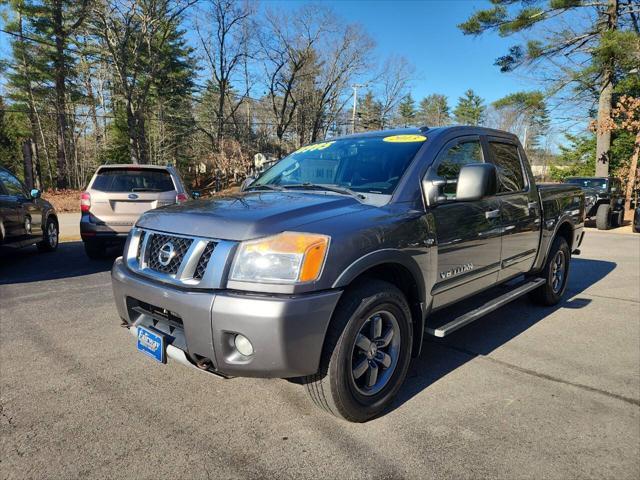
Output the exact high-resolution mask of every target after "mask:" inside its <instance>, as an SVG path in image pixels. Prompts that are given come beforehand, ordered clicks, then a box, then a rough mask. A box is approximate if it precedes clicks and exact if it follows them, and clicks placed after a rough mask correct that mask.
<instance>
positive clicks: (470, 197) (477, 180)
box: [456, 163, 498, 202]
mask: <svg viewBox="0 0 640 480" xmlns="http://www.w3.org/2000/svg"><path fill="white" fill-rule="evenodd" d="M497 185H498V172H497V170H496V167H495V165H493V164H492V163H469V164H467V165H465V166H464V167H462V168H461V169H460V175H459V176H458V185H457V187H456V201H458V202H472V201H475V200H480V199H481V198H484V197H488V196H491V195H495V194H496V188H497Z"/></svg>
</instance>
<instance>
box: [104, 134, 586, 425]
mask: <svg viewBox="0 0 640 480" xmlns="http://www.w3.org/2000/svg"><path fill="white" fill-rule="evenodd" d="M584 213H585V212H584V194H583V193H582V191H581V189H580V188H579V187H577V186H575V185H557V184H556V185H542V186H538V185H536V183H535V180H534V178H533V175H532V173H531V169H530V166H529V163H528V162H527V160H526V155H525V152H524V150H523V149H522V146H521V145H520V143H519V141H518V139H517V137H516V136H514V135H512V134H510V133H506V132H502V131H498V130H491V129H486V128H479V127H443V128H434V129H426V128H422V129H402V130H397V131H383V132H372V133H365V134H357V135H353V136H348V137H343V138H336V139H334V140H331V141H325V142H320V143H315V144H313V145H308V146H305V147H303V148H301V149H299V150H298V151H296V152H294V153H293V154H291V155H289V156H288V157H286V158H284V159H283V160H281V161H280V162H279V163H277V164H276V165H274V166H273V167H271V169H269V170H268V171H267V172H265V173H263V174H262V176H260V177H259V178H258V179H257V180H255V181H254V182H253V183H252V184H251V185H249V186H247V187H246V189H245V191H243V192H240V193H238V194H234V195H230V196H227V197H219V198H214V199H209V200H203V201H200V202H197V203H196V202H187V203H185V204H183V205H179V206H172V207H165V208H163V209H159V210H153V211H149V212H147V213H145V214H144V215H142V217H141V218H140V219H139V220H138V222H137V224H136V227H135V228H134V229H133V230H132V232H131V234H130V235H129V239H128V243H127V245H126V246H125V251H124V255H123V257H122V258H119V259H117V260H116V261H115V263H114V265H113V269H112V282H113V291H114V295H115V301H116V305H117V310H118V312H119V315H120V317H121V319H122V322H123V326H125V327H127V328H128V329H129V330H130V332H131V333H132V334H133V335H134V336H135V337H136V338H137V346H138V349H139V350H140V351H141V352H143V353H145V354H147V355H149V356H151V357H153V358H154V359H155V360H158V361H160V362H166V359H167V358H171V359H174V360H177V361H179V362H181V363H183V364H185V365H189V366H195V367H197V368H200V369H202V370H204V371H206V372H209V373H212V374H215V375H217V376H220V377H236V376H239V377H277V378H295V379H296V381H297V382H300V383H303V384H305V385H306V388H307V391H308V393H309V395H310V397H311V399H312V400H313V401H314V402H315V403H316V404H317V405H318V406H319V407H320V408H323V409H324V410H327V411H328V412H330V413H332V414H334V415H336V416H338V417H342V418H344V419H347V420H350V421H357V422H360V421H365V420H367V419H370V418H372V417H374V416H376V415H378V414H380V413H381V412H382V411H383V410H384V409H385V408H386V407H387V406H388V405H389V404H390V403H391V401H392V400H393V398H394V396H395V395H396V393H397V392H398V390H399V389H400V387H401V385H402V383H403V380H404V378H405V376H406V374H407V369H408V367H409V362H410V359H411V357H412V356H416V355H418V354H419V353H420V350H421V347H422V343H423V335H425V334H427V335H435V336H438V337H443V336H445V335H448V334H450V333H451V332H453V331H455V330H457V329H458V328H461V327H462V326H464V325H466V324H468V323H470V322H472V321H474V320H476V319H478V318H480V317H481V316H482V315H484V314H485V313H487V312H490V311H492V310H495V309H496V308H498V307H500V306H502V305H504V304H505V303H507V302H509V301H511V300H513V299H515V298H517V297H519V296H521V295H524V294H526V293H529V292H531V294H532V296H533V298H534V299H535V300H536V301H537V302H538V303H540V304H542V305H555V304H557V303H558V302H559V301H560V299H561V298H562V295H563V294H564V292H565V289H566V286H567V278H568V275H569V267H570V260H571V254H572V252H574V253H579V250H577V249H578V247H579V245H580V243H581V241H582V238H583V225H584ZM506 282H510V283H509V284H508V286H506V287H505V288H506V293H505V290H504V289H492V291H491V292H490V293H491V296H489V293H487V292H488V291H487V289H489V288H490V287H493V286H495V285H498V284H506ZM479 292H485V293H484V295H485V297H483V301H485V304H484V305H483V306H481V307H480V308H477V309H476V308H474V309H473V310H470V311H468V312H466V313H464V314H463V315H462V316H458V317H456V318H454V319H446V318H443V317H442V316H441V315H438V313H437V312H440V313H443V312H444V310H443V309H444V308H445V307H447V306H450V305H453V304H457V303H458V302H460V301H461V300H463V299H465V298H467V297H469V296H471V295H474V294H477V293H479ZM449 311H450V310H449Z"/></svg>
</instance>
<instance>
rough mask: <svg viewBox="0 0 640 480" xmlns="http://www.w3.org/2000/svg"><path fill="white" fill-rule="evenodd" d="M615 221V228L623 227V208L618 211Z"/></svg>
mask: <svg viewBox="0 0 640 480" xmlns="http://www.w3.org/2000/svg"><path fill="white" fill-rule="evenodd" d="M615 220H616V221H615V223H616V227H622V226H623V225H624V208H621V209H620V210H618V213H617V214H616V215H615Z"/></svg>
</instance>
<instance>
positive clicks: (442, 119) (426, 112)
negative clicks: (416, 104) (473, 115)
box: [418, 93, 451, 127]
mask: <svg viewBox="0 0 640 480" xmlns="http://www.w3.org/2000/svg"><path fill="white" fill-rule="evenodd" d="M418 118H419V119H420V123H421V124H423V125H427V126H429V127H441V126H443V125H447V124H449V123H450V122H451V117H450V113H449V104H448V102H447V97H446V96H445V95H441V94H439V93H432V94H431V95H428V96H426V97H425V98H423V99H422V101H421V102H420V110H419V112H418Z"/></svg>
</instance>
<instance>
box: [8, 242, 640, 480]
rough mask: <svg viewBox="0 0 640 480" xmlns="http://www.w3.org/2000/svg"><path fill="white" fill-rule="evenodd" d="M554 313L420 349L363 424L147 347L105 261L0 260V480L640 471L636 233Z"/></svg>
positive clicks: (639, 248)
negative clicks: (125, 313) (389, 399)
mask: <svg viewBox="0 0 640 480" xmlns="http://www.w3.org/2000/svg"><path fill="white" fill-rule="evenodd" d="M582 251H583V254H582V255H581V256H580V257H576V258H575V259H574V262H573V264H572V271H571V277H570V285H569V292H568V295H567V299H566V301H565V302H564V303H563V304H562V305H561V306H559V307H557V308H540V307H535V306H532V305H531V304H530V303H529V302H528V301H527V300H526V299H521V300H518V301H516V302H514V303H512V304H511V305H508V306H506V307H504V308H502V309H500V310H498V311H496V312H494V313H492V314H490V315H488V316H487V317H485V318H484V319H482V320H480V321H478V322H476V323H475V324H472V325H470V326H469V327H467V328H465V329H463V330H460V331H458V332H456V333H455V334H454V335H452V336H451V337H447V338H446V339H443V340H437V339H428V340H427V341H426V342H425V344H424V351H425V353H424V355H423V356H422V357H421V358H420V359H418V360H417V361H415V362H414V363H413V366H412V369H411V372H410V377H409V379H408V381H407V383H406V385H405V387H404V388H403V389H402V391H401V394H400V397H399V399H398V401H397V402H396V404H395V405H394V408H393V409H392V410H391V411H390V412H389V413H387V414H386V415H384V416H383V417H381V418H379V419H376V420H374V421H371V422H369V423H367V424H364V425H354V424H348V423H345V422H342V421H339V420H337V419H334V418H333V417H330V416H328V415H326V414H323V413H322V412H320V411H318V410H316V409H315V408H314V407H313V406H312V405H311V403H310V402H309V401H308V400H307V398H306V397H305V392H304V390H303V388H302V387H300V386H298V385H295V384H293V383H289V382H286V381H282V380H254V379H234V380H229V381H220V380H216V379H214V378H213V377H211V376H209V375H206V374H204V373H200V372H198V371H194V370H189V369H187V368H184V367H182V366H180V365H177V364H169V365H168V366H162V365H159V364H155V363H153V361H152V360H150V359H148V358H146V357H144V356H143V355H141V354H138V353H137V352H136V351H135V346H134V339H133V338H131V337H130V335H129V334H128V333H127V332H126V331H125V330H123V329H121V328H120V327H118V324H119V321H118V318H117V315H116V312H115V309H114V306H113V303H112V299H111V290H110V283H109V272H108V270H109V267H110V262H108V261H105V262H89V261H88V260H87V259H86V258H85V257H84V253H83V250H82V245H81V244H80V243H78V242H75V243H65V244H62V245H61V246H60V250H59V251H58V252H56V253H54V254H45V255H38V254H36V253H35V251H34V250H29V251H26V250H25V251H23V252H20V253H19V254H17V255H14V256H12V257H11V258H8V257H2V258H0V284H3V285H0V461H1V463H0V477H1V478H19V479H22V478H65V479H67V478H169V477H173V478H212V479H213V478H243V479H246V478H296V479H298V478H341V479H342V478H358V479H361V478H403V477H405V478H452V479H459V478H487V477H495V478H505V479H514V478H535V479H539V478H572V479H573V478H597V479H601V478H613V479H623V478H630V479H637V478H639V476H640V273H639V272H640V235H639V236H630V235H616V234H611V233H598V232H589V235H588V237H587V239H586V240H585V245H584V248H583V249H582Z"/></svg>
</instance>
